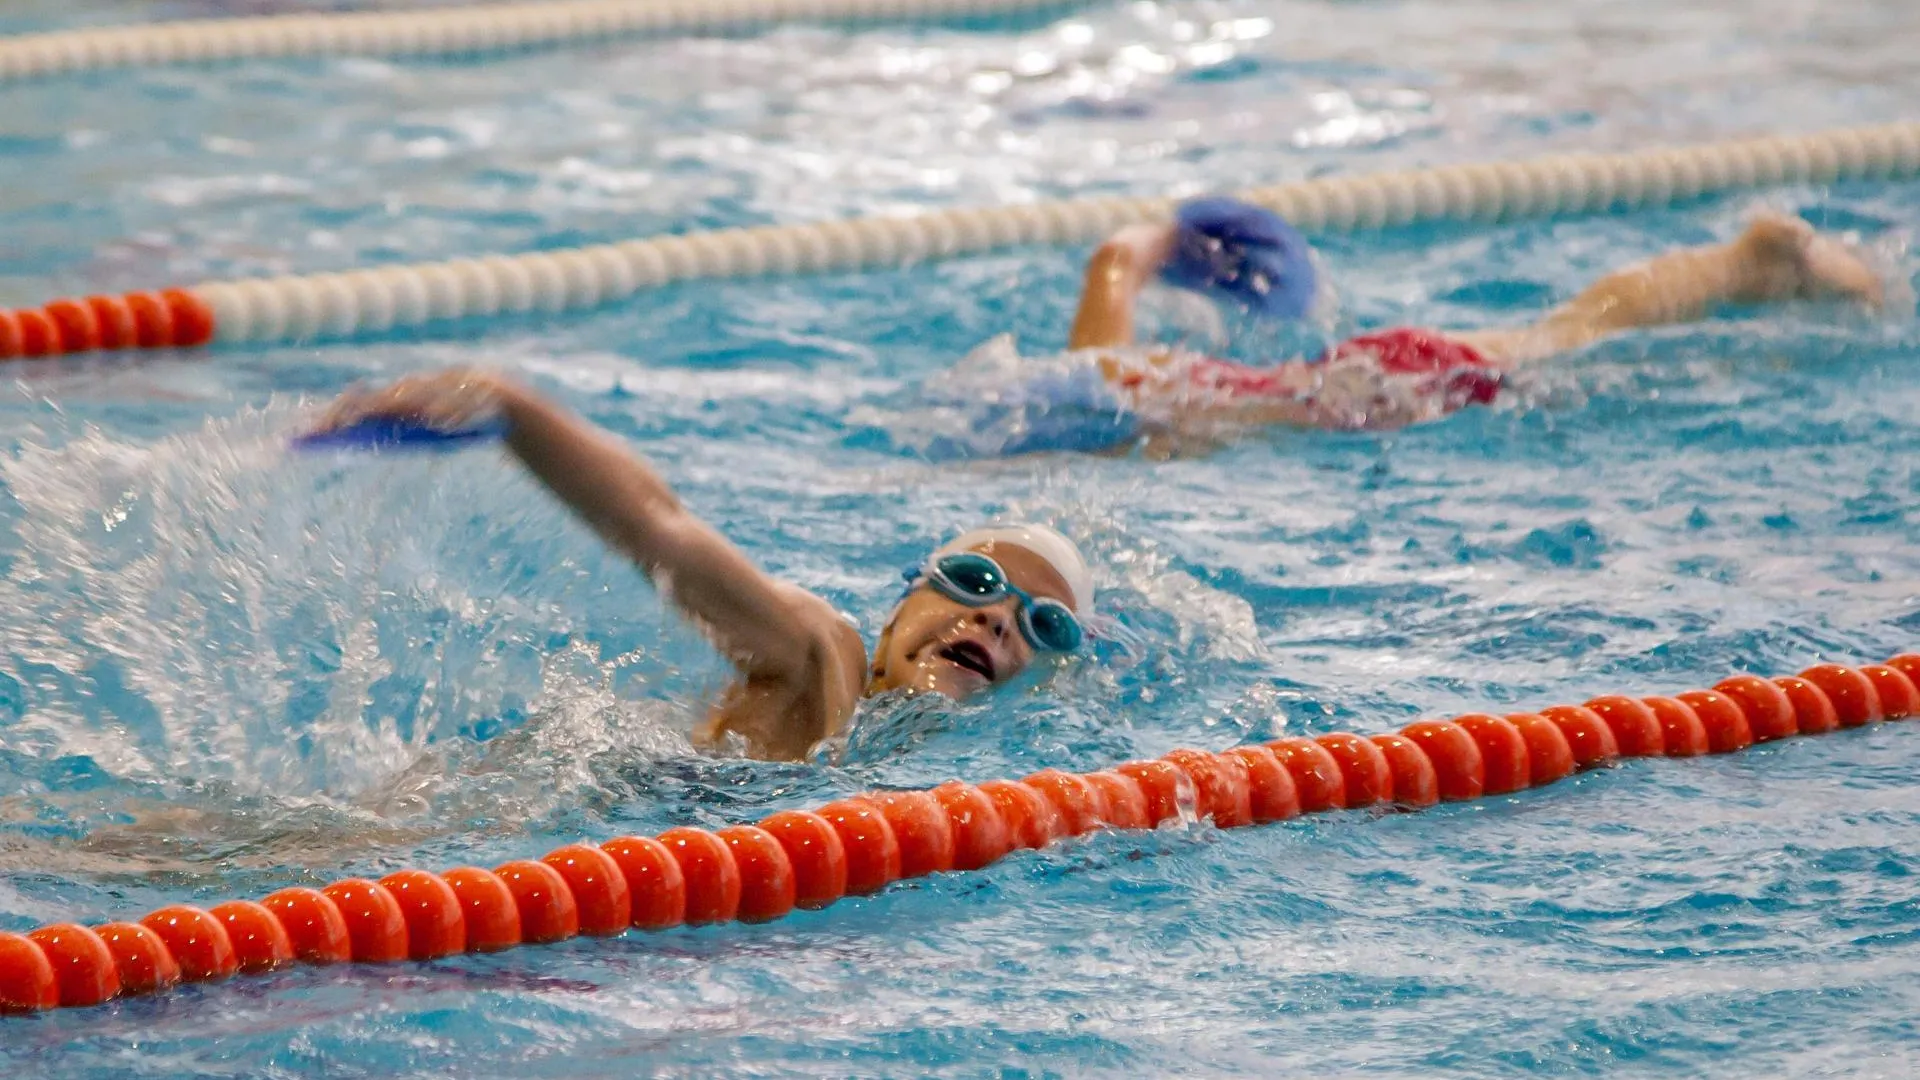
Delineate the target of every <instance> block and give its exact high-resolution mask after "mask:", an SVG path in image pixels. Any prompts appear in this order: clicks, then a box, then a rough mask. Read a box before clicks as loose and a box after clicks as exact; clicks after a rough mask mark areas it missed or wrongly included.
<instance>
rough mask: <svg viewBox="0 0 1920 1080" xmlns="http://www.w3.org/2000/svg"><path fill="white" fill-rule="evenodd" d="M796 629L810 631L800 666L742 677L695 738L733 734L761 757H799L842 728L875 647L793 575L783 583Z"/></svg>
mask: <svg viewBox="0 0 1920 1080" xmlns="http://www.w3.org/2000/svg"><path fill="white" fill-rule="evenodd" d="M778 589H779V596H780V600H781V602H782V603H783V604H785V605H787V607H788V611H789V614H790V616H791V618H792V625H793V628H794V629H793V632H794V633H796V634H799V635H801V636H802V637H803V639H804V640H803V644H804V646H805V648H804V649H803V650H802V653H801V655H802V656H803V657H804V659H803V660H802V661H801V663H800V665H799V666H798V667H797V668H795V669H793V670H788V671H779V672H777V673H774V672H757V673H753V674H747V675H744V676H742V677H741V678H740V679H739V680H738V681H737V682H735V683H734V684H733V685H732V686H731V687H729V688H728V689H727V692H726V693H725V694H724V695H722V697H721V699H720V701H719V702H718V703H716V704H715V706H714V708H713V711H712V712H711V713H710V714H709V715H708V717H707V720H706V721H705V722H704V723H702V724H700V725H699V726H698V727H696V728H695V729H694V733H693V741H694V745H696V746H698V747H699V748H701V749H703V750H715V749H719V748H721V747H722V746H723V745H724V743H725V740H726V736H728V735H729V734H732V735H737V736H739V737H741V738H743V739H745V740H746V743H747V751H748V753H750V754H751V755H753V756H754V757H761V758H772V759H781V760H799V759H801V758H803V757H805V756H806V754H807V752H808V750H809V749H811V748H812V746H813V745H814V744H815V743H817V742H819V741H820V740H821V739H824V738H828V737H830V736H832V735H835V734H837V733H838V732H839V731H840V730H841V729H842V728H843V727H845V726H846V723H847V721H848V720H849V719H850V718H851V717H852V716H853V711H854V709H855V707H856V706H858V705H859V703H860V697H861V695H862V693H864V691H865V689H866V671H867V646H866V642H865V640H863V639H862V638H861V636H860V631H859V628H858V627H856V626H855V625H854V624H853V622H852V620H851V619H849V618H848V617H847V616H846V615H844V614H842V613H841V612H840V611H839V610H838V609H836V608H835V607H834V606H833V605H832V604H829V603H828V602H827V601H825V600H823V599H821V598H820V597H818V596H815V595H814V594H813V593H810V592H808V591H807V590H805V589H802V588H800V587H799V586H797V585H792V584H789V583H786V582H781V583H779V585H778Z"/></svg>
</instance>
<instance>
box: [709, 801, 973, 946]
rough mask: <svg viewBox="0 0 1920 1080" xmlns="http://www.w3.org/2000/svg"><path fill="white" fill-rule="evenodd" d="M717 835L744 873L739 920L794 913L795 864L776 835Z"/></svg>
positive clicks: (751, 829) (729, 831)
mask: <svg viewBox="0 0 1920 1080" xmlns="http://www.w3.org/2000/svg"><path fill="white" fill-rule="evenodd" d="M941 824H942V825H945V824H946V823H945V822H944V821H943V822H941ZM713 835H714V836H716V837H718V838H719V839H720V840H722V841H723V842H725V843H726V845H727V850H728V852H729V853H731V854H732V855H733V865H734V866H735V867H737V868H739V871H740V904H739V906H738V908H737V909H736V911H735V915H734V917H735V918H737V919H739V920H740V921H741V922H749V923H761V922H770V921H772V920H774V919H777V918H779V917H780V916H782V915H785V914H786V913H787V912H789V911H792V910H793V901H794V898H795V896H796V893H795V890H794V884H793V863H792V862H790V861H788V859H787V852H786V849H785V848H783V847H781V846H780V841H778V840H776V839H774V836H773V834H772V833H770V832H768V831H767V830H765V829H762V828H759V827H758V826H755V825H729V826H727V827H726V828H724V829H721V830H720V831H719V832H716V833H714V834H713Z"/></svg>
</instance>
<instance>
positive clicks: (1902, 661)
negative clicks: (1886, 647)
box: [1887, 653, 1920, 689]
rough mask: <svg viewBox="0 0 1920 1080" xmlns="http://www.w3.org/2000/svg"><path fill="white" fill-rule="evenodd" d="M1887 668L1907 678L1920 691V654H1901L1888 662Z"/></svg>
mask: <svg viewBox="0 0 1920 1080" xmlns="http://www.w3.org/2000/svg"><path fill="white" fill-rule="evenodd" d="M1887 666H1888V667H1890V668H1892V669H1894V670H1895V671H1898V672H1899V673H1900V674H1902V675H1905V676H1906V677H1907V681H1908V682H1910V683H1912V684H1913V685H1914V688H1915V689H1920V653H1901V654H1900V655H1899V656H1896V657H1894V658H1893V659H1891V660H1888V661H1887Z"/></svg>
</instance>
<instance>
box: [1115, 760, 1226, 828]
mask: <svg viewBox="0 0 1920 1080" xmlns="http://www.w3.org/2000/svg"><path fill="white" fill-rule="evenodd" d="M1113 771H1114V772H1117V773H1119V774H1120V775H1121V776H1124V777H1126V778H1127V779H1129V780H1132V781H1133V782H1134V783H1136V784H1139V785H1140V793H1141V794H1142V795H1144V796H1146V799H1147V827H1148V828H1154V827H1156V826H1158V825H1159V824H1160V823H1161V822H1163V821H1170V820H1173V819H1176V818H1178V817H1179V816H1180V807H1181V804H1182V803H1183V802H1184V803H1185V804H1186V805H1187V806H1188V807H1189V808H1191V807H1192V805H1193V802H1194V800H1195V798H1196V796H1195V794H1194V788H1193V778H1192V777H1190V776H1188V775H1187V772H1186V770H1185V769H1182V768H1180V767H1179V766H1177V765H1174V764H1172V763H1171V762H1166V761H1128V762H1124V763H1122V764H1120V765H1116V766H1114V769H1113ZM1248 813H1252V805H1251V798H1249V805H1248Z"/></svg>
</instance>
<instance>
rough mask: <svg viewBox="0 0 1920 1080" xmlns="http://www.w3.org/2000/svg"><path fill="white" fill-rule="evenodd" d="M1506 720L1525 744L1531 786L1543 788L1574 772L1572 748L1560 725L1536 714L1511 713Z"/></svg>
mask: <svg viewBox="0 0 1920 1080" xmlns="http://www.w3.org/2000/svg"><path fill="white" fill-rule="evenodd" d="M1507 723H1509V724H1512V725H1513V729H1514V730H1515V731H1518V732H1519V733H1520V739H1521V741H1523V742H1525V743H1526V744H1527V778H1528V782H1529V783H1531V784H1532V785H1533V786H1534V787H1545V786H1546V785H1548V784H1552V783H1557V782H1558V781H1561V780H1565V779H1566V778H1567V777H1569V776H1572V775H1573V770H1574V764H1573V747H1572V746H1571V745H1569V744H1568V743H1567V737H1566V735H1565V734H1563V733H1562V732H1561V730H1560V725H1559V724H1556V723H1554V722H1553V721H1551V720H1549V719H1547V718H1546V717H1544V716H1541V715H1540V714H1539V713H1510V714H1508V716H1507Z"/></svg>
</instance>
